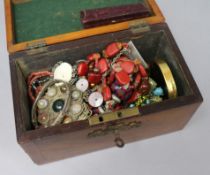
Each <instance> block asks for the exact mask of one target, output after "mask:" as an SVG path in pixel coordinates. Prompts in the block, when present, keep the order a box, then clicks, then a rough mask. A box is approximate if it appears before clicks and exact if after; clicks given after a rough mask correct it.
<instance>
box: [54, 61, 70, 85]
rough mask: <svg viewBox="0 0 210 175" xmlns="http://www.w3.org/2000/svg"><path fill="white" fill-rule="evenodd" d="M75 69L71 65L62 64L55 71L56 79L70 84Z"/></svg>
mask: <svg viewBox="0 0 210 175" xmlns="http://www.w3.org/2000/svg"><path fill="white" fill-rule="evenodd" d="M72 73H73V68H72V65H71V64H69V63H61V64H60V65H59V66H57V67H56V68H55V70H54V79H55V80H62V81H65V82H69V81H70V80H71V78H72Z"/></svg>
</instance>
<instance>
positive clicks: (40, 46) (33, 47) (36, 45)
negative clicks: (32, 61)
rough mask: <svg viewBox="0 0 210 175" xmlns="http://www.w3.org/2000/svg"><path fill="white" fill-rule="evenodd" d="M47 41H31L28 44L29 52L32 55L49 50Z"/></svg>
mask: <svg viewBox="0 0 210 175" xmlns="http://www.w3.org/2000/svg"><path fill="white" fill-rule="evenodd" d="M46 46H47V43H46V41H45V40H39V41H36V42H30V43H28V44H27V46H26V49H27V54H28V55H32V54H36V53H41V52H45V51H47V47H46Z"/></svg>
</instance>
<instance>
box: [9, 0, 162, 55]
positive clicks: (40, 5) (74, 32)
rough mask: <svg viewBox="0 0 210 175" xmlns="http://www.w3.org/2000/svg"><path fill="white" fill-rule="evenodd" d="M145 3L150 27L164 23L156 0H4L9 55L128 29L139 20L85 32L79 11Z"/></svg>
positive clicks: (147, 21) (145, 19)
mask: <svg viewBox="0 0 210 175" xmlns="http://www.w3.org/2000/svg"><path fill="white" fill-rule="evenodd" d="M139 2H142V3H145V5H146V6H147V7H148V8H149V10H150V12H151V15H150V16H149V17H146V18H143V19H141V21H142V20H143V21H145V22H146V23H148V24H156V23H161V22H164V17H163V15H162V13H161V11H160V9H159V7H158V5H157V4H156V2H155V0H97V1H96V0H85V1H79V0H77V1H75V0H59V1H58V0H44V1H43V0H5V13H6V14H5V15H6V27H7V47H8V51H9V53H14V52H18V51H23V50H27V49H31V48H36V47H42V46H47V45H52V44H56V43H62V42H67V41H71V40H76V39H81V38H85V37H90V36H94V35H100V34H105V33H110V32H117V31H121V30H126V29H129V28H130V27H131V25H133V24H134V23H138V22H139V20H140V19H136V20H131V21H125V22H120V23H116V24H111V25H105V26H100V27H94V28H90V29H83V28H82V24H81V22H80V11H81V10H84V9H94V8H101V7H107V6H116V5H118V4H119V5H124V4H128V3H139Z"/></svg>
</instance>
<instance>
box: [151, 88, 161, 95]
mask: <svg viewBox="0 0 210 175" xmlns="http://www.w3.org/2000/svg"><path fill="white" fill-rule="evenodd" d="M152 93H153V95H155V96H163V95H164V92H163V88H161V87H157V88H155V89H154V90H153V92H152Z"/></svg>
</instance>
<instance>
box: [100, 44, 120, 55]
mask: <svg viewBox="0 0 210 175" xmlns="http://www.w3.org/2000/svg"><path fill="white" fill-rule="evenodd" d="M121 49H122V43H119V42H114V43H111V44H109V45H108V46H107V47H106V49H105V50H104V56H105V57H106V58H112V57H114V56H115V55H117V54H118V53H119V52H120V50H121Z"/></svg>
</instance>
